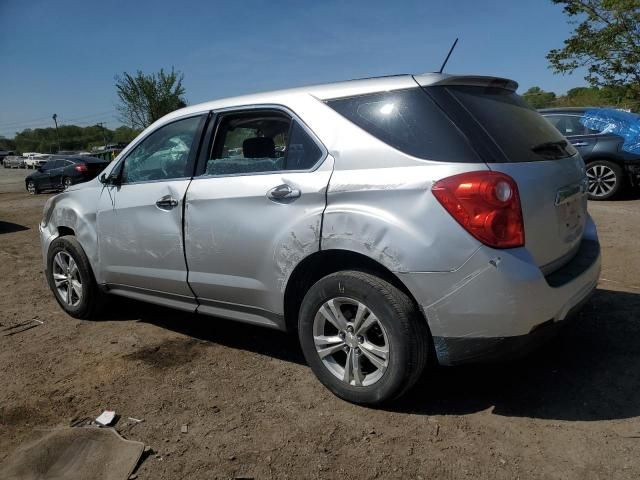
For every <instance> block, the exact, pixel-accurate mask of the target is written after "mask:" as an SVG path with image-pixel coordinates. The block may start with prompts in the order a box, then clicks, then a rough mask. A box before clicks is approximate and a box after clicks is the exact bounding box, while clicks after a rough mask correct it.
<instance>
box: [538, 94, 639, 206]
mask: <svg viewBox="0 0 640 480" xmlns="http://www.w3.org/2000/svg"><path fill="white" fill-rule="evenodd" d="M589 110H592V109H591V108H590V107H575V108H547V109H542V110H539V112H540V113H541V114H542V115H543V116H544V117H545V118H546V119H547V120H549V121H550V122H551V124H553V126H555V127H556V128H557V129H558V130H560V133H562V134H563V135H564V136H565V137H567V139H568V140H569V141H570V142H571V144H572V145H573V146H574V147H576V149H577V150H578V151H579V152H580V155H582V158H583V159H584V163H585V164H586V165H587V177H588V179H589V199H591V200H609V199H611V198H613V197H615V196H616V195H617V194H619V193H620V192H621V191H622V190H623V189H624V187H625V186H627V185H631V186H634V187H637V186H638V185H640V155H637V154H634V153H631V152H628V151H625V150H623V149H622V145H623V143H624V139H623V138H622V137H621V136H618V135H615V134H612V133H607V132H606V131H605V132H601V131H597V130H592V129H590V128H587V127H586V126H585V125H584V121H583V120H584V116H585V113H586V112H587V111H589Z"/></svg>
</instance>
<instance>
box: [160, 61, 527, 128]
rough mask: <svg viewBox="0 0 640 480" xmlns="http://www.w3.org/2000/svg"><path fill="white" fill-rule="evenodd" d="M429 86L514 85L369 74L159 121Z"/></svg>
mask: <svg viewBox="0 0 640 480" xmlns="http://www.w3.org/2000/svg"><path fill="white" fill-rule="evenodd" d="M433 85H482V86H489V85H499V86H501V87H504V88H508V89H511V90H514V91H515V90H516V89H517V87H518V84H517V83H516V82H514V81H513V80H509V79H505V78H499V77H490V76H479V75H451V74H444V73H424V74H420V75H409V74H403V75H390V76H384V77H371V78H362V79H356V80H347V81H342V82H333V83H324V84H319V85H309V86H304V87H296V88H290V89H285V90H274V91H269V92H262V93H254V94H250V95H242V96H237V97H230V98H222V99H219V100H213V101H210V102H204V103H199V104H197V105H191V106H188V107H186V108H182V109H180V110H176V111H174V112H172V113H170V114H168V115H166V116H165V117H163V118H162V119H160V121H159V122H161V123H165V122H167V121H170V120H172V119H174V118H180V117H184V116H188V115H190V114H196V113H202V112H205V111H209V110H216V109H223V108H229V107H240V106H249V105H259V104H263V105H264V104H279V103H285V101H286V99H287V98H289V99H290V98H291V97H292V96H308V95H311V96H312V97H315V98H317V99H318V100H322V101H324V100H329V99H333V98H342V97H350V96H357V95H366V94H368V93H376V92H385V91H393V90H403V89H407V88H416V87H418V86H433Z"/></svg>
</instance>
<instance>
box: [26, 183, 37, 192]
mask: <svg viewBox="0 0 640 480" xmlns="http://www.w3.org/2000/svg"><path fill="white" fill-rule="evenodd" d="M27 191H28V192H29V193H30V194H31V195H35V193H36V184H35V183H33V182H31V181H30V182H28V183H27Z"/></svg>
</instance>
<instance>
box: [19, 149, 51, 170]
mask: <svg viewBox="0 0 640 480" xmlns="http://www.w3.org/2000/svg"><path fill="white" fill-rule="evenodd" d="M24 157H25V161H24V166H25V167H26V168H33V169H35V168H38V167H41V166H43V165H44V164H45V163H47V161H48V160H49V158H50V155H45V154H43V153H34V152H27V153H25V154H24Z"/></svg>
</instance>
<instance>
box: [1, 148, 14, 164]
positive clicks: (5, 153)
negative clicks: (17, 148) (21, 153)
mask: <svg viewBox="0 0 640 480" xmlns="http://www.w3.org/2000/svg"><path fill="white" fill-rule="evenodd" d="M10 155H15V152H14V151H13V150H0V165H2V164H3V163H4V159H5V158H6V157H8V156H10Z"/></svg>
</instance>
